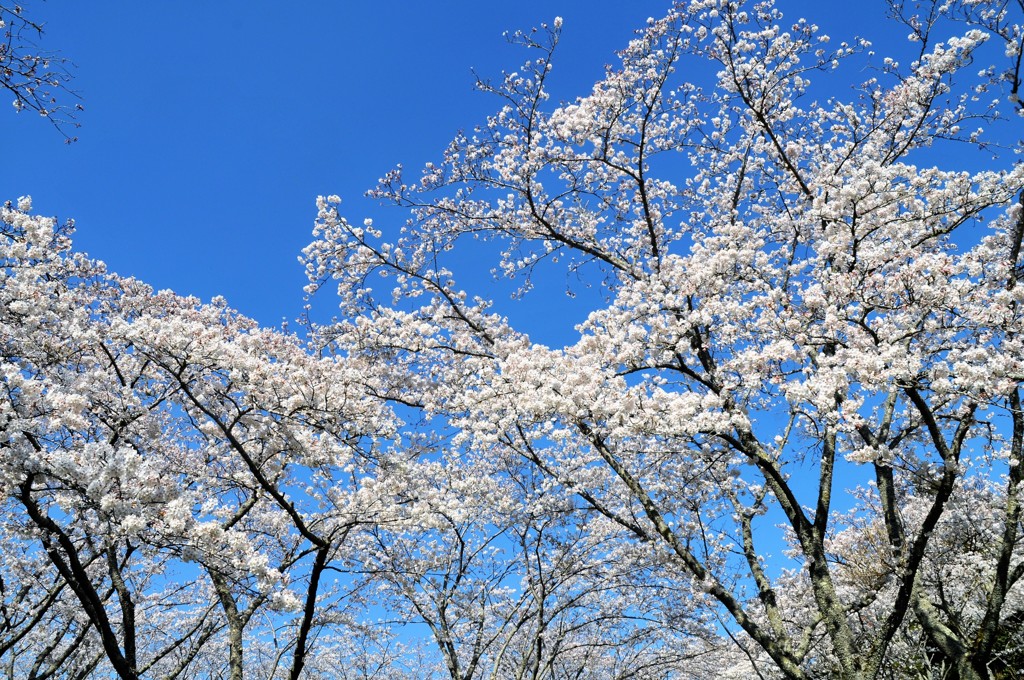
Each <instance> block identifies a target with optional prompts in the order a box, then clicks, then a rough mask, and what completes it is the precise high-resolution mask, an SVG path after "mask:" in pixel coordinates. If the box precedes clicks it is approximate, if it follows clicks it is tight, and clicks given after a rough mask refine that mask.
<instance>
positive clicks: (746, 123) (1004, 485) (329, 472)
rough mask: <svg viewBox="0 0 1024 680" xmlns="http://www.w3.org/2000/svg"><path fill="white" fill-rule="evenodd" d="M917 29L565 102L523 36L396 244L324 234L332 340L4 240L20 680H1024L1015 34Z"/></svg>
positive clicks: (763, 44)
mask: <svg viewBox="0 0 1024 680" xmlns="http://www.w3.org/2000/svg"><path fill="white" fill-rule="evenodd" d="M780 6H781V5H780ZM887 9H888V12H889V14H890V16H891V18H892V20H893V21H895V22H897V25H902V26H903V28H904V29H906V30H907V31H908V43H907V45H905V46H904V47H903V49H898V50H897V51H896V52H893V53H892V54H887V55H880V54H876V53H875V52H874V51H873V48H872V46H871V45H870V43H869V42H868V41H867V40H864V39H854V38H850V39H849V41H848V42H841V41H832V40H830V39H829V38H828V37H826V36H825V35H822V34H821V32H820V31H819V30H818V28H817V27H816V26H815V25H814V24H813V23H811V22H810V21H808V20H804V19H793V18H790V17H787V16H784V14H783V11H782V9H780V8H779V7H776V6H775V4H774V3H773V2H771V1H763V2H741V1H739V0H684V1H681V2H678V3H676V4H674V5H673V6H672V7H671V8H670V9H669V10H668V13H667V14H666V15H665V16H664V17H662V18H660V19H651V20H650V21H649V22H648V24H647V25H646V27H644V28H643V29H641V30H640V31H639V32H638V33H637V37H636V38H635V39H634V40H633V41H632V42H631V43H630V44H629V45H628V46H627V47H626V49H625V50H623V51H622V52H621V53H620V62H619V64H618V65H616V66H614V67H609V68H608V69H607V72H606V73H605V76H604V77H603V78H602V79H601V80H600V81H599V82H598V83H596V84H595V85H594V87H593V89H592V90H591V91H590V92H589V94H586V95H584V96H581V97H578V98H577V99H575V100H571V101H567V102H564V103H561V104H555V103H553V102H552V99H551V96H550V93H549V78H550V74H551V72H552V68H553V64H554V63H555V62H556V61H557V60H556V56H557V44H558V38H559V35H560V33H561V30H562V22H561V20H560V19H556V20H555V21H554V22H553V23H552V24H551V25H550V26H543V27H542V28H541V29H540V30H537V31H534V32H531V33H525V34H516V35H515V36H513V40H515V41H517V42H519V43H521V44H522V45H523V46H524V48H525V49H527V50H529V51H531V53H532V54H531V57H532V58H531V59H530V61H528V62H527V63H526V64H524V66H523V67H522V68H520V69H519V70H518V71H516V72H514V73H509V74H506V75H504V77H503V78H502V79H501V80H500V81H499V82H490V81H484V80H481V81H480V83H479V85H480V88H481V89H482V90H483V91H484V92H486V93H489V94H491V95H493V96H495V97H496V98H497V100H498V101H499V102H500V107H501V108H500V110H499V111H498V112H497V113H496V114H495V115H494V116H492V117H491V118H490V119H488V120H487V121H486V123H485V124H484V125H482V126H481V127H479V128H478V129H476V130H474V131H472V132H470V133H465V134H460V135H459V136H458V137H457V138H456V139H455V140H454V141H453V142H452V144H451V145H450V146H449V147H448V149H447V151H446V153H445V156H444V158H443V160H441V161H440V162H438V163H434V164H429V165H428V166H427V167H426V168H425V169H424V171H423V172H422V174H421V175H420V176H419V177H417V178H416V179H415V180H407V179H406V178H405V176H404V175H403V173H402V170H401V169H400V168H399V169H397V170H395V171H394V172H392V173H390V174H388V175H387V176H386V177H385V178H383V180H382V181H381V183H380V185H379V187H378V189H377V190H376V191H375V195H376V196H378V197H379V198H381V199H383V200H385V201H390V202H393V203H395V204H397V205H399V206H402V207H404V208H406V209H407V210H408V214H409V215H410V219H409V221H408V223H407V224H406V225H405V227H404V228H403V229H402V231H401V233H396V234H394V238H391V237H390V235H389V237H385V235H384V233H383V230H382V229H379V228H378V227H376V226H375V225H374V224H373V223H372V222H371V221H365V222H363V223H361V224H352V223H350V222H348V221H346V220H345V219H344V218H343V217H342V216H341V214H340V212H339V207H338V203H339V202H340V199H338V198H337V197H327V198H321V199H320V200H319V201H318V210H319V214H318V219H317V224H316V233H315V240H314V242H313V243H312V244H311V245H310V246H309V247H308V248H307V249H306V250H305V251H304V255H303V259H304V262H305V266H306V268H307V271H308V274H309V277H310V284H309V288H308V290H309V292H310V293H311V294H312V293H314V292H316V291H317V290H318V289H320V288H322V287H324V286H325V285H326V284H328V282H334V283H335V284H336V285H337V290H338V293H339V296H340V305H341V307H340V310H341V313H340V315H339V317H338V319H337V320H336V321H334V322H332V323H329V324H314V323H309V324H308V325H307V326H306V327H305V328H304V329H303V332H304V333H303V335H302V336H299V335H297V334H295V333H293V332H288V331H286V330H284V329H276V328H262V327H260V326H259V325H258V324H256V323H255V322H254V321H252V320H250V319H247V318H245V317H243V316H242V315H240V314H238V313H237V312H235V311H233V310H231V309H230V307H228V306H227V303H226V302H225V301H223V300H214V301H213V302H211V303H207V304H203V303H200V302H199V301H198V300H195V299H193V298H186V297H182V296H178V295H175V294H173V293H171V292H168V291H162V292H157V291H154V290H152V289H151V288H149V287H148V286H146V285H145V284H143V283H142V282H139V281H136V280H134V279H131V278H126V277H122V276H117V275H115V274H113V273H110V272H108V271H106V268H105V267H104V266H103V265H102V263H100V262H98V261H96V260H93V259H91V258H89V257H87V256H86V255H83V254H80V253H76V252H74V250H73V249H72V247H71V240H70V237H71V233H72V225H70V224H66V225H58V224H57V223H56V222H55V221H54V220H52V219H47V218H45V217H42V216H40V215H37V214H34V213H33V212H32V207H31V202H30V200H29V199H27V198H24V199H20V200H19V201H18V202H17V203H16V204H15V203H8V204H5V205H4V206H3V207H2V208H0V385H2V398H0V521H2V522H3V529H4V530H3V532H0V660H2V662H0V669H2V671H3V672H4V673H5V674H6V675H7V676H8V677H11V678H22V677H26V678H27V677H33V678H44V677H82V678H84V677H92V676H104V677H118V678H122V679H134V678H142V677H151V676H159V677H167V678H198V677H223V678H231V679H232V680H238V679H241V678H243V677H245V676H246V675H249V676H256V677H272V678H291V679H295V680H297V679H298V678H300V677H308V678H319V677H324V678H327V677H332V678H333V677H344V678H385V677H387V678H442V677H448V678H452V679H453V680H471V679H476V678H494V679H497V678H517V679H518V678H530V679H531V680H540V679H542V678H544V679H554V678H577V679H579V678H588V679H592V680H612V679H616V680H618V679H623V680H624V679H625V678H651V679H654V678H671V677H687V678H708V679H711V678H720V677H734V678H749V677H760V678H798V679H804V678H825V677H830V678H831V677H839V678H857V679H860V678H883V677H884V678H920V677H933V678H963V679H969V678H1001V677H1013V675H1012V674H1013V673H1015V672H1016V669H1017V668H1019V666H1020V663H1021V660H1022V659H1024V638H1022V636H1021V633H1020V632H1019V631H1020V622H1021V620H1022V619H1024V593H1022V586H1021V577H1022V576H1024V554H1022V547H1021V537H1020V533H1021V531H1022V526H1021V521H1022V514H1021V512H1022V511H1021V500H1022V499H1021V493H1022V492H1021V483H1022V475H1024V471H1022V465H1021V458H1022V456H1024V451H1022V448H1024V411H1022V406H1021V395H1020V390H1021V382H1022V381H1024V369H1022V366H1024V345H1022V339H1021V337H1020V327H1021V325H1022V323H1024V319H1022V311H1021V310H1020V309H1019V307H1020V303H1021V301H1022V295H1024V288H1022V287H1021V285H1019V282H1018V279H1019V278H1020V271H1021V269H1020V268H1021V266H1022V264H1021V259H1020V250H1021V243H1022V240H1024V205H1022V203H1021V192H1022V189H1024V168H1022V167H1020V165H1019V163H1017V162H1016V160H1015V153H1016V152H1017V151H1019V149H1018V148H1017V146H1014V145H1013V144H1008V143H1007V142H1006V140H1007V139H1016V137H1015V136H1014V135H1015V133H1014V132H1013V131H1014V130H1015V126H1016V125H1017V124H1018V123H1017V121H1018V120H1019V116H1020V112H1021V110H1022V107H1021V106H1020V104H1019V99H1018V96H1017V95H1018V90H1019V85H1020V76H1019V65H1020V59H1021V54H1022V48H1021V44H1022V39H1024V38H1022V36H1024V31H1022V28H1021V25H1022V23H1024V22H1022V21H1021V19H1022V15H1024V6H1021V5H1020V4H1019V3H1011V2H979V1H970V0H958V1H950V2H938V1H936V2H919V3H910V2H895V1H894V2H890V3H889V4H888V6H887ZM848 76H849V77H848ZM850 78H852V79H854V80H853V82H852V87H850V88H849V89H847V90H843V89H841V88H838V87H836V85H837V84H838V83H845V82H848V81H849V79H850ZM865 78H866V80H865ZM1007 130H1009V131H1010V132H1009V133H1008V132H1007ZM491 257H493V260H492V261H490V264H491V265H493V272H494V276H495V278H496V279H497V280H496V281H495V282H493V285H490V284H484V286H483V287H486V288H487V289H488V290H491V291H492V292H493V289H494V288H498V289H499V290H511V291H512V292H513V297H514V305H513V304H510V303H508V302H507V301H505V300H504V299H502V297H501V296H498V295H493V296H487V295H484V294H481V293H482V292H483V291H478V290H473V289H474V288H475V287H477V286H480V284H475V283H473V282H474V281H475V280H479V279H478V277H476V278H474V274H478V272H476V271H474V268H475V266H476V265H477V264H478V263H479V262H480V261H483V260H487V258H491ZM552 276H555V277H556V278H555V279H554V280H557V281H559V285H557V289H558V291H557V292H558V293H559V294H561V293H562V292H563V286H562V285H561V283H560V279H559V278H558V277H560V276H564V280H565V288H567V289H568V290H569V292H570V293H571V294H573V295H575V296H576V300H577V307H576V309H577V310H579V311H580V314H579V317H578V318H576V319H571V318H564V317H561V316H560V317H557V318H545V319H544V324H545V326H546V327H544V328H540V327H539V325H538V324H536V323H533V324H527V325H523V326H520V322H519V321H517V319H518V318H521V316H522V314H521V310H523V309H528V310H529V309H538V310H541V311H542V309H543V308H542V307H535V308H531V307H530V305H531V304H535V302H534V301H536V300H537V298H538V296H543V295H546V294H549V293H550V292H551V291H550V290H548V288H549V287H550V285H551V284H550V282H551V281H552V280H553V279H552ZM463 277H465V278H466V280H467V281H469V282H470V284H469V285H467V286H465V287H461V286H460V285H459V284H457V283H456V279H457V278H463ZM381 289H382V290H384V295H380V294H379V292H376V291H379V290H381ZM531 333H533V337H531ZM542 338H543V339H545V340H546V341H547V342H548V344H543V343H542V342H541V341H540V340H541V339H542ZM552 339H553V340H552Z"/></svg>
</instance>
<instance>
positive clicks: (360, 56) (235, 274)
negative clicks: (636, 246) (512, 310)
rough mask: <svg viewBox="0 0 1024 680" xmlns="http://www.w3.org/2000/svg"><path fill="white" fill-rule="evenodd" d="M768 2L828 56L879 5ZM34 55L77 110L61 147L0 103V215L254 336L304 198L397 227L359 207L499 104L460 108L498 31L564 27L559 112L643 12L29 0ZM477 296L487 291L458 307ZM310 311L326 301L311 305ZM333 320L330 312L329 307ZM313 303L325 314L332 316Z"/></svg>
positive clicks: (290, 296)
mask: <svg viewBox="0 0 1024 680" xmlns="http://www.w3.org/2000/svg"><path fill="white" fill-rule="evenodd" d="M854 4H856V3H849V2H834V1H832V0H825V1H823V2H818V3H812V2H809V1H802V2H792V1H791V2H782V3H781V6H782V7H783V8H784V10H785V11H786V12H787V16H788V17H790V18H793V19H795V18H796V17H797V16H799V15H801V14H807V15H808V16H809V18H812V19H813V20H814V21H816V22H817V23H819V24H821V25H822V26H823V27H824V28H826V29H827V31H828V32H831V33H832V34H833V35H834V37H836V38H837V39H838V38H840V37H844V38H848V37H850V35H851V34H852V33H854V32H858V29H859V32H861V33H870V32H871V31H870V30H867V29H866V28H865V27H867V28H868V29H870V27H871V25H872V24H874V25H876V26H877V24H878V22H879V21H880V20H881V19H882V18H883V17H884V7H883V5H884V3H883V2H882V1H881V0H872V1H871V2H865V3H863V6H862V8H861V9H858V8H856V7H853V5H854ZM24 5H25V8H26V11H27V12H28V13H29V15H30V16H31V17H32V18H34V19H35V20H37V21H42V22H44V23H45V25H46V33H45V35H44V37H43V40H42V45H43V46H44V47H47V48H50V49H54V50H59V51H60V52H62V53H63V54H64V55H65V56H66V57H68V58H69V59H71V60H73V61H74V62H75V63H76V64H77V69H76V70H75V81H74V88H75V89H76V90H77V91H79V92H80V93H81V96H82V98H83V103H84V105H85V107H86V111H85V112H84V113H82V114H81V115H80V121H81V123H82V128H81V129H80V130H79V131H78V135H79V137H80V140H79V141H78V142H77V143H75V144H73V145H70V146H68V145H65V144H64V143H63V140H62V138H61V137H60V135H59V134H58V133H56V131H54V130H53V128H51V127H50V126H49V125H48V124H47V123H46V121H44V120H42V119H40V118H39V117H38V116H35V115H33V114H31V113H23V114H20V115H16V114H15V113H14V112H13V110H5V109H8V108H9V105H8V104H7V102H6V101H3V102H0V105H2V106H3V108H0V140H2V142H0V150H2V162H0V189H2V191H0V199H2V200H7V199H14V198H17V197H18V196H21V195H25V194H30V195H32V196H33V198H34V202H35V208H36V210H37V211H38V212H41V213H43V214H48V215H57V216H58V217H59V218H61V219H64V218H68V217H72V218H74V219H75V220H76V223H77V225H78V233H77V236H76V245H77V247H78V248H79V249H81V250H85V251H88V252H89V253H90V254H92V255H93V256H95V257H97V258H99V259H102V260H104V261H105V262H107V264H108V265H109V266H110V268H111V269H112V270H114V271H117V272H119V273H121V274H130V275H134V276H136V277H138V278H140V279H142V280H144V281H146V282H148V283H150V284H151V285H153V286H154V287H156V288H170V289H173V290H175V291H177V292H179V293H183V294H193V295H197V296H199V297H201V298H202V299H204V300H208V299H209V298H210V297H212V296H214V295H218V294H220V295H224V296H225V297H226V298H227V299H228V301H229V303H230V304H231V305H232V306H234V307H235V308H237V309H239V310H240V311H242V312H243V313H245V314H247V315H250V316H254V317H256V318H257V319H259V320H260V321H262V322H264V323H270V324H277V323H279V322H280V321H281V320H282V318H287V319H294V318H295V317H296V316H297V315H298V314H299V313H300V311H301V307H302V304H303V302H302V291H301V287H302V285H303V284H304V282H305V281H304V277H303V274H302V270H301V267H300V266H299V265H298V264H297V262H296V257H297V255H298V253H299V251H300V249H301V248H302V246H304V245H305V244H306V243H307V242H308V240H309V235H310V229H311V226H312V222H313V219H314V216H315V212H316V211H315V207H314V199H315V197H316V196H317V195H318V194H339V195H341V196H342V197H343V199H344V200H345V203H344V205H343V213H344V214H346V215H347V216H348V217H349V218H350V219H353V221H361V219H362V218H363V217H364V216H368V215H372V216H373V217H375V221H376V222H377V223H378V225H379V226H385V227H387V225H389V224H390V225H393V226H394V227H396V228H397V226H398V225H400V224H401V222H402V221H403V219H404V216H403V215H402V214H401V213H400V212H399V211H397V210H396V209H390V210H387V209H384V210H382V209H380V208H379V207H377V206H376V205H375V204H374V203H372V202H370V201H369V200H368V199H364V198H363V197H362V194H363V192H364V191H365V190H366V189H368V188H370V187H372V186H373V185H374V184H375V182H376V179H377V178H378V177H379V176H381V175H382V174H383V173H384V172H385V171H387V170H388V169H390V168H392V167H393V166H394V165H395V164H396V163H399V162H401V163H403V164H404V165H405V166H406V167H407V168H410V169H416V168H418V167H419V166H420V165H421V164H422V163H424V162H425V161H428V160H434V159H437V158H438V157H439V156H440V153H441V152H442V151H443V149H444V147H445V146H446V144H447V143H448V141H449V140H450V139H451V138H452V136H453V135H454V133H455V132H456V131H457V130H459V129H460V128H471V127H472V126H473V125H475V124H477V123H480V122H482V121H483V120H484V118H485V116H486V115H488V114H489V113H492V112H493V111H494V110H496V108H497V107H498V106H499V104H498V102H497V101H496V100H494V99H493V98H489V97H487V96H484V95H481V94H479V93H476V92H474V91H473V87H472V86H473V80H474V78H473V75H472V72H471V69H475V70H476V72H478V73H480V74H481V75H483V76H488V75H490V76H498V75H499V74H500V71H501V70H502V69H503V68H504V69H507V70H514V69H516V68H517V66H518V64H519V63H520V61H521V60H522V59H524V58H525V57H524V53H523V52H522V51H521V50H519V49H517V48H513V47H510V46H508V45H507V44H506V43H505V41H504V40H503V38H502V32H503V31H505V30H513V29H517V28H523V29H527V28H529V27H531V26H534V25H537V24H539V23H541V22H545V21H551V20H552V19H553V18H554V17H555V16H556V15H560V16H562V17H563V18H564V28H563V40H562V43H561V46H560V48H559V49H560V52H559V54H558V58H557V61H556V62H555V70H554V72H553V80H552V84H553V88H554V95H555V98H556V99H572V98H574V97H576V96H577V95H580V94H585V93H587V92H588V91H589V89H590V86H591V85H592V84H593V82H594V81H595V80H597V79H598V78H599V77H600V76H601V73H602V70H603V67H604V65H605V64H607V63H611V62H613V61H614V52H615V51H616V50H618V49H620V48H621V47H623V46H624V45H625V44H626V42H627V41H628V40H629V38H630V37H631V35H632V32H633V30H634V29H635V28H638V27H640V26H642V25H643V24H644V20H645V19H646V18H647V17H648V16H660V15H662V14H663V13H664V10H665V8H666V7H667V6H668V3H667V2H662V1H656V0H629V1H627V0H589V1H585V0H548V1H544V0H519V1H517V2H504V3H499V2H490V1H485V0H477V1H475V2H473V1H469V0H458V1H455V0H452V1H448V2H442V1H436V2H413V1H405V2H401V1H398V2H366V1H359V2H356V1H354V0H347V1H338V2H328V1H326V0H320V1H316V2H314V1H304V2H297V3H280V2H265V1H263V0H250V1H247V2H246V1H242V0H216V1H213V2H197V1H191V2H169V1H157V0H153V1H146V2H139V1H138V0H132V1H129V0H116V1H115V0H103V1H96V2H72V1H70V0H49V1H48V2H40V1H39V0H26V1H25V2H24ZM474 292H475V293H480V292H483V293H486V291H474ZM319 304H323V302H320V303H318V305H319ZM329 304H330V303H329ZM329 304H328V306H329Z"/></svg>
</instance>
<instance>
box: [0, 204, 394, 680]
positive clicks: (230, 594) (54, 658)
mask: <svg viewBox="0 0 1024 680" xmlns="http://www.w3.org/2000/svg"><path fill="white" fill-rule="evenodd" d="M29 209H30V203H29V201H28V200H27V199H22V200H21V201H19V203H18V205H17V206H15V205H11V204H8V205H7V206H6V207H4V208H3V214H2V220H3V226H4V231H3V234H2V238H3V241H2V255H0V261H2V262H3V286H2V289H3V293H2V296H3V304H2V305H0V307H2V311H0V328H2V336H0V337H2V340H0V343H2V344H0V346H2V347H3V350H2V351H3V359H4V361H3V394H4V401H3V404H2V406H0V422H2V423H3V430H2V431H3V436H2V438H0V447H2V448H0V451H2V458H0V471H2V472H0V479H2V480H3V493H4V496H3V497H4V501H3V503H4V504H3V512H4V518H5V523H4V526H5V536H4V541H5V547H7V548H9V551H7V552H5V557H4V562H3V566H2V568H0V577H2V579H3V581H2V593H3V598H4V599H3V629H2V635H3V637H2V638H0V639H2V643H0V644H3V645H4V648H5V659H10V663H11V664H12V668H13V669H15V670H13V671H12V675H15V676H17V677H22V676H25V675H26V674H27V675H28V676H31V677H39V676H47V675H60V676H62V677H63V676H71V675H75V674H81V675H82V676H85V675H89V674H90V673H92V672H106V673H109V674H112V675H116V676H117V677H120V678H137V677H143V676H150V675H154V674H160V675H161V676H165V677H195V676H196V675H207V676H208V675H209V674H210V673H211V672H212V669H218V668H226V669H228V670H227V671H226V672H225V676H226V677H231V678H241V677H242V676H243V670H244V669H245V668H248V667H255V666H256V663H255V662H252V663H250V662H249V661H247V660H246V659H245V657H244V655H245V654H246V653H247V652H246V650H247V649H250V650H259V649H260V646H261V645H267V644H270V645H272V646H273V647H274V648H275V649H276V652H275V653H274V654H273V655H271V656H272V658H271V659H270V660H269V661H268V662H267V664H268V668H269V670H268V672H267V673H266V676H267V677H271V676H275V677H276V676H281V677H291V678H297V677H299V676H300V675H301V672H302V669H303V667H304V665H305V663H306V660H307V658H308V656H309V650H310V646H311V644H312V642H313V640H314V639H315V637H316V635H317V634H318V631H319V630H320V629H321V628H322V627H323V625H324V622H325V621H329V620H330V617H331V616H334V615H337V614H338V613H339V612H340V611H341V610H342V609H343V608H344V606H343V602H342V600H343V599H344V595H345V591H344V589H343V588H332V587H329V586H328V584H326V583H324V580H325V579H324V576H325V573H327V571H328V570H329V569H330V568H331V565H332V564H333V563H334V562H335V561H336V560H337V559H339V557H340V556H342V555H343V554H344V551H345V546H346V539H347V537H348V535H349V534H350V533H351V532H353V530H354V529H355V528H357V527H360V526H362V525H363V524H366V523H369V522H371V521H373V520H372V518H374V517H376V516H377V514H378V513H383V511H384V510H385V509H386V506H387V505H388V502H387V499H386V497H382V496H381V495H379V494H377V493H375V492H374V491H373V490H372V488H370V487H367V486H366V485H364V484H363V481H365V479H367V475H368V473H369V471H370V470H371V468H373V467H374V466H376V465H377V461H379V460H381V458H380V457H378V451H377V447H378V446H379V442H387V441H388V438H389V436H390V433H391V432H392V431H393V430H394V426H395V420H394V416H393V414H392V413H391V412H390V410H389V409H388V407H387V404H386V403H385V402H383V401H381V400H379V399H377V398H376V397H374V396H373V395H372V394H368V393H367V392H366V389H365V386H364V384H363V376H364V374H365V371H364V370H363V369H356V368H355V367H354V366H351V365H347V364H346V363H345V362H342V361H339V360H336V359H333V358H324V357H319V356H317V354H316V353H315V352H311V351H310V350H309V348H308V347H306V346H305V345H304V344H302V343H300V342H299V341H298V340H297V339H296V338H295V337H294V336H290V335H285V334H283V333H281V332H279V331H276V330H272V329H260V328H258V327H257V326H256V325H255V324H254V323H253V322H251V321H249V320H247V319H244V318H242V317H240V316H238V315H237V314H236V313H234V312H232V311H231V310H230V309H228V308H226V307H225V306H224V305H223V304H222V303H220V302H215V303H214V304H212V305H201V304H199V303H198V301H196V300H194V299H189V298H180V297H177V296H175V295H173V294H171V293H154V292H153V291H152V290H151V289H149V288H148V287H146V286H144V285H142V284H140V283H139V282H137V281H134V280H131V279H124V278H119V277H116V276H114V275H111V274H108V273H107V272H105V270H104V268H103V267H102V265H101V264H100V263H97V262H95V261H93V260H90V259H89V258H87V257H84V256H81V255H76V254H72V253H70V252H69V250H68V249H69V247H70V241H69V238H68V235H69V232H70V227H69V226H65V227H57V226H56V225H55V224H54V222H53V220H50V219H46V218H42V217H39V216H33V215H30V214H29V212H28V211H29ZM344 374H348V378H346V377H344ZM353 379H354V380H356V382H352V380H353ZM379 453H380V456H383V457H387V456H389V455H390V453H389V451H388V449H387V448H386V447H385V448H384V449H383V450H382V451H380V452H379ZM346 480H347V482H346ZM378 503H384V507H377V504H378ZM257 656H259V655H257ZM263 656H266V655H263ZM20 657H24V659H25V660H22V658H20ZM260 658H263V657H262V656H261V657H260ZM211 664H212V665H211ZM29 669H31V672H29ZM204 669H205V670H204ZM43 671H46V672H43ZM217 672H218V674H219V672H220V671H217Z"/></svg>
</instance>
